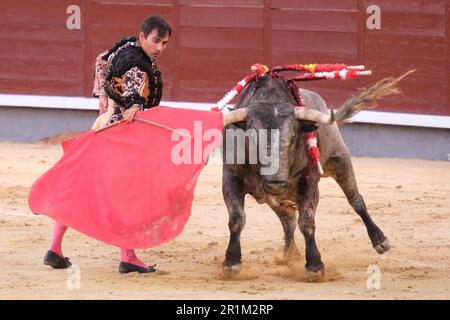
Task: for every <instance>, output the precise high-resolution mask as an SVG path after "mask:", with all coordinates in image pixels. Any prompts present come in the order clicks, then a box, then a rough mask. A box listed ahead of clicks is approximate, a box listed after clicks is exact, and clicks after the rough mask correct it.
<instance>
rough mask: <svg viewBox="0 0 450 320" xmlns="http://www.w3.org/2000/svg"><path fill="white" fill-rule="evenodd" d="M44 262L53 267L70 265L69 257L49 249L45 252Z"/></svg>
mask: <svg viewBox="0 0 450 320" xmlns="http://www.w3.org/2000/svg"><path fill="white" fill-rule="evenodd" d="M44 264H45V265H47V266H51V267H53V268H55V269H67V268H69V267H70V266H71V265H72V263H71V262H70V259H69V258H63V257H60V256H59V255H57V254H56V253H54V252H53V251H50V250H48V251H47V253H46V254H45V257H44Z"/></svg>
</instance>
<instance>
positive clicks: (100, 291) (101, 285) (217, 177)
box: [0, 143, 450, 299]
mask: <svg viewBox="0 0 450 320" xmlns="http://www.w3.org/2000/svg"><path fill="white" fill-rule="evenodd" d="M60 156H61V148H60V146H59V145H46V144H40V143H36V144H13V143H0V265H1V266H2V269H3V272H1V273H0V299H450V196H449V195H450V162H431V161H419V160H393V159H366V158H354V159H353V163H354V166H355V170H356V175H357V180H358V183H359V188H360V191H361V193H362V195H363V196H364V198H365V201H366V203H367V206H368V209H369V212H370V213H371V215H372V218H373V219H374V220H375V222H376V223H377V224H378V225H379V226H380V227H381V229H382V230H383V231H384V233H385V234H386V235H387V236H388V237H389V239H390V241H391V244H392V246H393V248H392V249H391V251H389V252H388V253H387V254H384V255H378V254H377V253H376V252H375V250H374V249H373V248H372V246H371V244H370V241H369V238H368V236H367V234H366V230H365V227H364V224H363V223H362V221H361V220H360V219H359V217H358V216H357V215H356V214H355V213H354V212H353V211H352V209H351V207H350V205H349V204H348V203H347V202H346V199H345V197H344V194H343V193H342V191H341V190H340V189H339V187H338V186H337V184H336V183H335V182H334V181H333V180H331V179H323V180H322V181H321V182H320V191H321V200H320V204H319V208H318V210H317V220H316V223H317V230H316V239H317V244H318V247H319V250H320V251H321V253H322V258H323V261H324V263H325V268H326V281H325V282H322V283H308V282H305V280H304V268H303V265H304V258H302V259H301V260H300V261H298V262H294V263H289V264H286V263H284V262H283V260H282V247H283V232H282V228H281V224H280V222H279V220H278V218H277V217H276V215H275V214H274V213H273V212H271V211H270V209H269V208H268V207H266V206H263V205H258V204H257V203H256V202H255V201H253V200H252V199H251V198H249V199H248V201H247V207H246V212H247V224H246V227H245V229H244V231H243V234H242V252H243V271H242V274H241V276H239V277H238V278H237V279H234V280H224V279H223V278H222V277H221V273H220V271H221V263H222V261H223V258H224V253H225V249H226V246H227V244H228V226H227V221H228V214H227V211H226V208H225V205H224V203H223V200H222V194H221V167H220V166H219V165H217V164H213V163H211V164H209V165H208V166H207V167H206V168H205V169H204V171H203V172H202V175H201V177H200V179H199V181H198V186H197V190H196V196H195V201H194V204H193V207H192V216H191V218H190V220H189V222H188V224H187V226H186V228H185V230H184V231H183V233H182V234H181V235H180V236H179V237H178V238H176V239H175V240H174V241H172V242H170V243H167V244H164V245H162V246H160V247H157V248H153V249H148V250H139V251H138V254H139V255H140V257H141V258H142V259H143V260H144V261H146V262H148V263H156V264H157V267H158V269H159V271H158V272H157V273H155V274H146V275H145V274H129V275H120V274H119V273H118V258H119V255H118V249H116V248H114V247H111V246H109V245H106V244H103V243H100V242H98V241H96V240H93V239H90V238H88V237H86V236H84V235H82V234H80V233H78V232H75V231H73V230H70V231H69V232H68V233H67V236H66V238H65V240H64V243H63V244H64V253H65V254H66V255H67V256H68V257H70V258H71V260H72V262H73V263H74V265H75V266H76V269H73V270H71V271H69V272H68V271H67V270H53V269H51V268H50V267H47V266H44V265H43V264H42V258H43V255H44V253H45V252H46V250H47V245H48V243H49V239H50V234H51V228H52V221H51V220H50V219H49V218H48V217H46V216H34V215H33V214H31V212H30V210H29V209H28V205H27V196H28V191H29V188H30V186H31V184H32V183H33V181H34V180H35V179H36V178H37V177H38V176H39V175H40V174H42V173H43V172H44V171H45V170H47V169H48V168H50V167H51V166H52V165H53V164H54V163H55V162H56V161H57V160H58V159H59V157H60ZM296 240H297V244H298V245H299V248H300V250H301V251H302V252H303V250H304V245H303V238H302V237H301V235H300V232H299V231H298V230H297V238H296ZM374 265H375V266H376V267H375V268H379V270H380V271H381V273H380V278H379V279H380V285H381V286H380V288H379V289H376V288H368V287H367V282H368V279H369V283H371V284H375V285H376V281H375V280H376V279H377V278H376V277H377V275H376V274H375V275H373V274H372V273H371V272H370V270H374V269H372V268H374V267H370V266H374ZM77 270H78V271H79V272H78V271H77ZM368 272H369V273H368ZM74 279H75V280H76V279H80V282H79V284H80V286H79V288H77V285H76V284H77V283H78V282H76V281H74ZM74 283H75V287H74V286H73V284H74Z"/></svg>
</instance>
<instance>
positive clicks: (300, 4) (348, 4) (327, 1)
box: [272, 0, 357, 10]
mask: <svg viewBox="0 0 450 320" xmlns="http://www.w3.org/2000/svg"><path fill="white" fill-rule="evenodd" d="M272 8H296V9H308V10H357V0H339V1H336V0H302V1H298V0H272Z"/></svg>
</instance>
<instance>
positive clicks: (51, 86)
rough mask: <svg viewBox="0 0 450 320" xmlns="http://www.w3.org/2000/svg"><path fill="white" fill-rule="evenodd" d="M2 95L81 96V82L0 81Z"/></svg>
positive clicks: (62, 80)
mask: <svg viewBox="0 0 450 320" xmlns="http://www.w3.org/2000/svg"><path fill="white" fill-rule="evenodd" d="M0 87H1V88H2V90H1V92H2V93H9V94H13V93H14V94H33V95H56V96H76V97H79V96H82V95H83V89H82V84H81V81H78V82H76V83H74V82H72V81H71V82H68V81H64V79H61V80H27V79H8V80H5V79H0Z"/></svg>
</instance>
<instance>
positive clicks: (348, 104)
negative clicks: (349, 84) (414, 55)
mask: <svg viewBox="0 0 450 320" xmlns="http://www.w3.org/2000/svg"><path fill="white" fill-rule="evenodd" d="M415 71H416V70H409V71H408V72H406V73H405V74H403V75H401V76H400V77H398V78H394V77H390V78H384V79H383V80H381V81H379V82H377V83H376V84H374V85H373V86H371V87H370V88H369V89H361V91H360V92H359V93H358V94H357V95H356V96H353V97H351V98H350V99H348V100H347V101H345V103H344V104H343V105H342V106H341V107H340V108H339V109H338V110H337V111H336V115H335V116H336V122H337V124H338V125H340V124H345V123H347V122H348V119H350V118H351V117H353V116H354V115H355V114H357V113H358V112H360V111H361V110H364V109H371V108H374V107H376V106H377V103H378V100H380V99H381V98H382V97H383V96H387V95H390V94H397V93H400V92H401V91H400V89H399V88H398V87H397V85H398V83H399V82H400V81H401V80H402V79H403V78H404V77H406V76H407V75H409V74H410V73H413V72H415Z"/></svg>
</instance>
